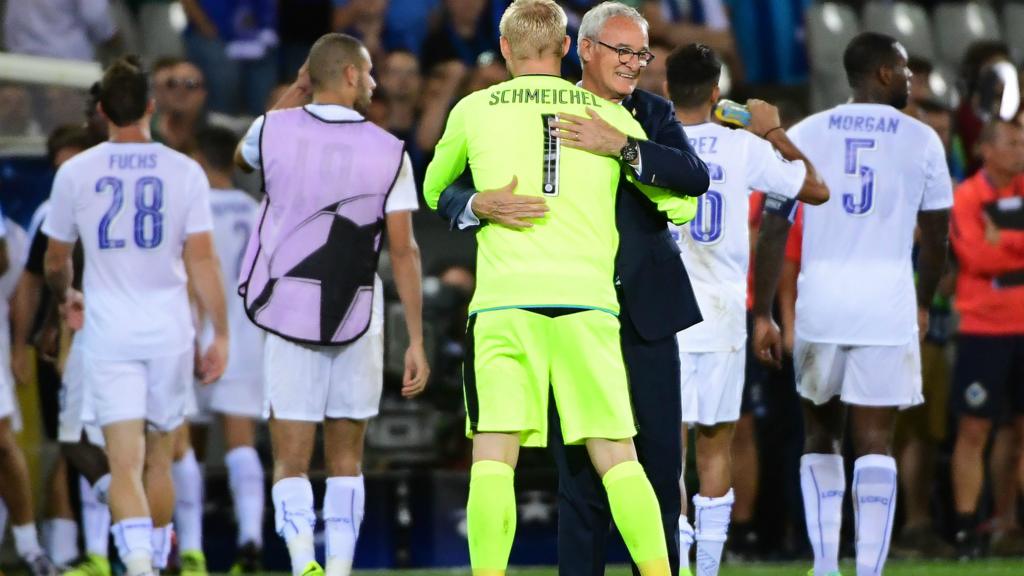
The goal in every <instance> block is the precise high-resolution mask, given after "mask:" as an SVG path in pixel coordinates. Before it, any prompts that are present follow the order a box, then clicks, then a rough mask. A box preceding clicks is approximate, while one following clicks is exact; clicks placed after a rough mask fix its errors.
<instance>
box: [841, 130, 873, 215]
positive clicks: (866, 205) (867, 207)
mask: <svg viewBox="0 0 1024 576" xmlns="http://www.w3.org/2000/svg"><path fill="white" fill-rule="evenodd" d="M874 149H875V141H874V140H873V139H871V138H847V139H846V164H845V167H844V168H845V170H844V172H845V173H846V175H847V176H851V177H854V178H858V179H859V180H860V198H857V196H856V195H854V194H850V193H846V192H844V193H843V210H845V211H846V212H847V213H848V214H853V215H854V216H862V215H865V214H868V213H869V212H871V209H872V208H873V207H874V203H875V171H874V170H873V169H871V168H869V167H867V166H864V165H862V164H861V154H860V153H861V152H863V151H865V150H874Z"/></svg>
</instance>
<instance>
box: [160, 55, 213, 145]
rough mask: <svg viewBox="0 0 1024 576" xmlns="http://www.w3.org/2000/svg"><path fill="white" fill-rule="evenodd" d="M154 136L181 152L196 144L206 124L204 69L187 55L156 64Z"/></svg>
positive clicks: (163, 59)
mask: <svg viewBox="0 0 1024 576" xmlns="http://www.w3.org/2000/svg"><path fill="white" fill-rule="evenodd" d="M152 78H153V99H154V100H155V101H156V112H155V113H154V114H153V120H152V126H151V129H152V131H153V139H154V140H156V141H157V142H162V143H164V144H166V145H168V146H170V147H171V148H174V149H175V150H178V151H179V152H181V151H185V150H186V149H187V148H189V147H190V146H191V144H192V140H193V138H195V135H196V133H197V132H199V130H200V128H202V127H203V126H205V125H206V117H205V113H204V112H205V110H204V109H205V106H206V85H205V82H204V80H203V72H202V71H201V70H199V67H198V66H196V65H195V64H193V63H191V62H189V61H188V60H185V59H183V58H175V57H169V58H161V59H160V60H157V62H156V64H154V65H153V71H152Z"/></svg>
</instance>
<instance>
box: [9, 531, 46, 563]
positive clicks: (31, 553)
mask: <svg viewBox="0 0 1024 576" xmlns="http://www.w3.org/2000/svg"><path fill="white" fill-rule="evenodd" d="M11 534H13V535H14V549H15V550H17V551H18V556H20V557H21V558H24V559H26V560H30V559H32V558H35V557H36V556H39V555H41V554H42V553H43V547H42V546H40V545H39V533H38V532H36V525H35V524H34V523H31V522H29V523H28V524H22V525H21V526H12V527H11Z"/></svg>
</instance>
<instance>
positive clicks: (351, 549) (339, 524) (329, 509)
mask: <svg viewBox="0 0 1024 576" xmlns="http://www.w3.org/2000/svg"><path fill="white" fill-rule="evenodd" d="M365 506H366V489H365V487H364V485H363V477H362V476H334V477H332V478H328V479H327V492H326V494H325V495H324V524H325V525H326V533H327V566H326V570H325V573H326V575H327V576H348V575H349V574H350V573H351V572H352V558H354V557H355V552H356V541H357V540H358V539H359V527H360V526H361V525H362V523H363V511H364V509H365Z"/></svg>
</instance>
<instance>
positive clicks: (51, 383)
mask: <svg viewBox="0 0 1024 576" xmlns="http://www.w3.org/2000/svg"><path fill="white" fill-rule="evenodd" d="M36 378H37V381H38V383H39V411H40V412H41V413H42V414H41V415H42V420H43V431H44V432H45V433H46V438H47V439H48V440H52V441H54V442H56V441H57V430H58V427H59V424H60V422H59V419H60V387H61V378H60V372H58V371H57V366H56V365H54V363H53V362H47V361H45V360H42V359H39V358H38V357H37V359H36Z"/></svg>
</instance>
